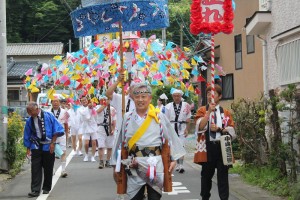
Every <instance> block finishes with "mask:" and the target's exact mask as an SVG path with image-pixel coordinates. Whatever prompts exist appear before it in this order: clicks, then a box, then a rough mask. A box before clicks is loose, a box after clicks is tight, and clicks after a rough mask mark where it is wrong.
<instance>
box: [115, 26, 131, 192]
mask: <svg viewBox="0 0 300 200" xmlns="http://www.w3.org/2000/svg"><path fill="white" fill-rule="evenodd" d="M119 26H120V27H119V31H120V61H121V63H120V64H121V66H120V67H121V71H120V73H124V57H123V35H122V22H120V23H119ZM124 85H125V82H124V80H123V81H122V117H123V116H124V114H125V90H124ZM127 157H128V151H127V149H126V148H125V146H124V141H122V149H121V159H122V160H123V159H127ZM126 191H127V176H126V172H125V167H124V165H123V164H121V170H120V172H118V176H117V194H126Z"/></svg>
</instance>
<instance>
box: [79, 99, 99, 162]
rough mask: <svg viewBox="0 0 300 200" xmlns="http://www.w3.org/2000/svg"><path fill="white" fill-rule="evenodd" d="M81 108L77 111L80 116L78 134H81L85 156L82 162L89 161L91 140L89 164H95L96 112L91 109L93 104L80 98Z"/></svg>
mask: <svg viewBox="0 0 300 200" xmlns="http://www.w3.org/2000/svg"><path fill="white" fill-rule="evenodd" d="M81 104H82V107H80V108H79V109H78V113H79V115H80V122H81V124H80V129H79V132H80V133H82V134H83V140H84V149H85V156H84V159H83V161H84V162H87V161H89V141H90V138H91V139H92V156H91V162H96V160H95V152H96V140H97V122H96V111H95V110H94V108H93V104H92V103H89V102H88V99H87V97H82V98H81Z"/></svg>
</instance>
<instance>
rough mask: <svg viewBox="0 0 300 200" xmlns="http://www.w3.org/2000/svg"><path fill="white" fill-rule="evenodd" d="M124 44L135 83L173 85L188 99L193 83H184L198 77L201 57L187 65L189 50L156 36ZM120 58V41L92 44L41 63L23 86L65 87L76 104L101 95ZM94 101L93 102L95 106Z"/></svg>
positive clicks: (127, 64)
mask: <svg viewBox="0 0 300 200" xmlns="http://www.w3.org/2000/svg"><path fill="white" fill-rule="evenodd" d="M123 43H124V44H123V46H124V48H123V51H129V52H127V53H130V54H133V56H132V57H133V59H132V61H131V63H130V62H129V63H128V62H125V64H124V68H125V70H126V71H128V72H129V73H130V74H131V76H132V79H133V80H134V81H140V80H145V81H147V82H148V83H149V84H151V85H156V86H157V85H163V84H171V85H175V86H176V87H181V88H182V89H183V90H186V95H187V96H188V95H189V92H194V88H193V86H192V84H189V83H186V84H185V83H183V80H184V79H190V76H191V74H192V75H193V76H194V77H198V75H199V72H198V69H197V65H198V64H201V63H202V62H204V61H203V60H202V58H201V57H198V56H194V57H193V58H191V59H190V61H191V62H190V63H191V64H190V63H189V62H188V60H187V59H188V58H187V57H186V56H185V54H186V52H187V51H188V49H184V50H181V49H180V48H179V46H177V45H176V44H174V43H173V42H168V43H167V45H164V44H163V43H162V42H161V41H160V40H159V39H156V37H155V36H152V37H150V38H148V39H147V38H141V39H135V40H131V41H123ZM119 57H120V41H119V40H111V41H109V42H100V41H95V42H94V43H93V44H92V45H91V46H90V47H89V49H81V50H79V51H77V52H73V53H67V54H66V56H65V57H62V56H55V57H54V58H53V60H52V61H51V62H50V63H49V64H43V66H42V69H41V73H40V74H36V75H35V76H34V77H32V78H31V77H30V76H28V77H27V78H26V86H27V87H30V86H31V87H33V85H36V86H42V85H53V86H61V87H64V88H66V89H69V90H70V91H71V93H70V96H67V95H65V96H66V97H68V98H69V99H70V101H71V102H72V103H76V102H78V99H79V98H80V97H81V96H82V95H90V96H93V97H97V98H100V97H101V96H102V95H104V94H103V92H104V91H103V90H102V92H101V88H102V87H103V86H105V85H106V84H107V83H108V82H109V80H110V78H111V77H117V76H118V75H119V73H120V70H121V64H120V59H119ZM125 61H126V60H125ZM129 65H130V67H129ZM30 74H31V73H28V75H30ZM126 87H127V86H125V88H126ZM97 98H93V99H92V101H94V102H95V103H97ZM78 103H79V102H78Z"/></svg>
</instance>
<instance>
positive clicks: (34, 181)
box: [24, 102, 65, 197]
mask: <svg viewBox="0 0 300 200" xmlns="http://www.w3.org/2000/svg"><path fill="white" fill-rule="evenodd" d="M27 113H28V114H29V115H30V117H29V118H28V119H27V121H26V125H25V129H24V146H25V147H27V156H28V157H29V156H30V155H31V192H30V193H28V197H37V196H39V195H40V190H41V185H42V179H43V171H44V182H43V187H42V189H43V194H48V193H49V191H50V190H51V187H52V175H53V166H54V160H55V155H54V149H55V143H56V138H57V137H60V136H62V135H64V131H65V130H64V128H63V127H62V125H61V124H60V123H59V122H58V121H57V119H56V118H55V116H54V115H53V114H52V113H50V112H45V111H43V110H41V109H40V108H39V107H38V105H37V103H35V102H29V103H28V105H27Z"/></svg>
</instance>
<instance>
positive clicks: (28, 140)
mask: <svg viewBox="0 0 300 200" xmlns="http://www.w3.org/2000/svg"><path fill="white" fill-rule="evenodd" d="M43 112H44V121H45V130H46V141H51V140H52V137H53V136H54V135H57V136H58V137H60V136H62V135H64V132H65V129H64V128H63V126H62V125H61V124H60V123H59V122H58V121H57V119H56V118H55V116H54V115H53V114H52V113H50V112H45V111H43ZM31 120H33V118H32V117H29V118H28V119H27V120H26V125H25V129H24V146H25V147H27V148H30V149H39V146H38V145H37V144H36V143H34V142H32V137H35V138H36V132H35V127H32V126H34V123H32V121H31ZM49 149H50V144H44V145H43V151H49Z"/></svg>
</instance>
